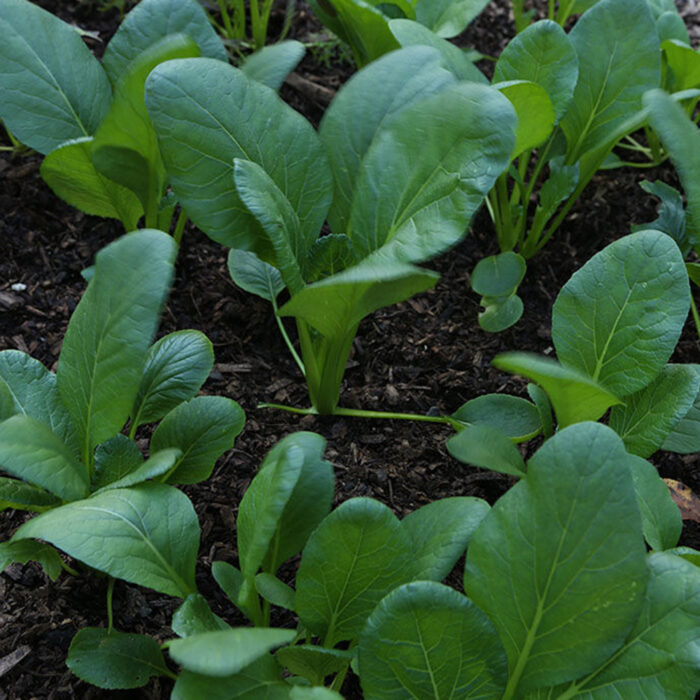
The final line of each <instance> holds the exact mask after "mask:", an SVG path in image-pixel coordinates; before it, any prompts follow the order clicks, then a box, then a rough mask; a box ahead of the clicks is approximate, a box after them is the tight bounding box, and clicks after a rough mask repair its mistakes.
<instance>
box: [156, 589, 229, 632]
mask: <svg viewBox="0 0 700 700" xmlns="http://www.w3.org/2000/svg"><path fill="white" fill-rule="evenodd" d="M170 626H171V627H172V629H173V632H175V634H176V635H177V636H178V637H191V636H192V635H195V634H202V633H203V632H215V631H217V630H225V629H230V628H229V625H228V624H226V623H225V622H224V621H223V620H222V619H221V618H220V617H219V616H218V615H215V614H214V613H213V612H212V611H211V608H210V607H209V603H207V599H206V598H205V597H204V596H203V595H201V594H199V593H190V595H188V596H187V598H185V600H184V601H183V603H182V605H181V606H180V607H179V608H178V609H177V610H176V611H175V612H174V613H173V619H172V622H171V624H170Z"/></svg>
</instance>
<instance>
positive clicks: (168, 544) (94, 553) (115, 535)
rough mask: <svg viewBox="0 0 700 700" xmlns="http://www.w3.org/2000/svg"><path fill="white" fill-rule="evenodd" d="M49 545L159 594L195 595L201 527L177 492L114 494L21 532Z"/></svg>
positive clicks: (42, 518) (147, 488)
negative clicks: (195, 571)
mask: <svg viewBox="0 0 700 700" xmlns="http://www.w3.org/2000/svg"><path fill="white" fill-rule="evenodd" d="M28 537H32V538H38V539H42V540H46V541H47V542H50V543H51V544H53V545H54V546H56V547H58V548H59V549H62V550H63V551H64V552H66V553H67V554H69V555H70V556H72V557H75V558H76V559H79V560H80V561H82V562H84V563H85V564H87V565H88V566H91V567H92V568H93V569H98V570H99V571H104V572H105V573H106V574H109V575H110V576H114V577H115V578H121V579H124V580H125V581H129V582H131V583H136V584H138V585H139V586H146V587H148V588H152V589H154V590H156V591H159V592H160V593H165V594H167V595H172V596H177V597H179V598H185V597H186V596H187V595H188V594H189V593H193V592H194V591H195V590H196V588H195V582H194V565H195V560H196V557H197V549H198V548H199V523H198V522H197V515H196V514H195V512H194V508H193V507H192V504H191V503H190V500H189V499H188V498H187V496H185V494H184V493H181V492H180V491H178V490H177V489H175V488H173V487H171V486H165V485H163V484H148V485H140V486H135V487H132V488H129V489H114V490H110V491H106V492H104V493H101V494H98V495H96V496H93V497H92V498H88V499H86V500H84V501H76V502H75V503H69V504H68V505H65V506H61V507H60V508H55V509H54V510H51V511H49V512H48V513H43V514H42V515H39V516H37V517H36V518H34V519H32V520H30V521H29V522H27V523H25V524H24V525H22V527H20V528H19V530H17V532H16V533H15V535H14V537H13V538H12V541H13V542H16V541H18V540H21V539H25V538H28Z"/></svg>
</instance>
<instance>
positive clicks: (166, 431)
mask: <svg viewBox="0 0 700 700" xmlns="http://www.w3.org/2000/svg"><path fill="white" fill-rule="evenodd" d="M244 424H245V413H243V409H242V408H241V407H240V406H239V405H238V404H237V403H236V402H235V401H232V400H231V399H227V398H224V397H223V396H198V397H196V398H194V399H192V400H191V401H187V402H186V403H181V404H180V405H179V406H177V407H176V408H174V409H173V410H172V411H170V413H168V415H167V416H165V418H163V420H162V421H161V423H160V425H159V426H158V427H157V428H156V430H155V432H154V433H153V437H152V438H151V450H152V451H157V450H164V449H166V448H168V447H176V448H177V449H179V450H180V451H181V452H182V456H181V457H180V458H179V460H178V462H177V464H176V466H174V467H173V471H172V473H171V475H170V476H169V477H168V483H171V484H196V483H197V482H199V481H204V479H208V478H209V476H210V475H211V473H212V470H213V469H214V465H215V464H216V460H217V459H219V457H221V455H222V454H223V453H224V452H226V451H227V450H230V449H231V448H232V447H233V444H234V442H235V440H236V438H237V437H238V435H239V434H240V432H241V431H242V430H243V425H244Z"/></svg>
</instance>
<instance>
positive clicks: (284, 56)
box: [241, 41, 306, 90]
mask: <svg viewBox="0 0 700 700" xmlns="http://www.w3.org/2000/svg"><path fill="white" fill-rule="evenodd" d="M305 53H306V47H305V46H304V44H302V43H301V42H300V41H280V42H279V43H278V44H272V45H270V46H263V47H262V48H261V49H259V50H258V51H256V52H255V53H253V54H251V55H250V56H248V58H246V60H245V63H244V64H243V65H242V66H241V70H242V71H243V72H244V73H245V74H246V75H247V76H248V77H249V78H252V79H253V80H257V81H258V82H259V83H262V84H263V85H267V87H269V88H272V89H273V90H279V89H280V87H282V83H284V81H285V79H286V78H287V76H288V75H289V74H290V73H291V72H292V71H293V70H294V69H295V68H296V67H297V65H299V62H300V61H301V59H302V58H304V54H305Z"/></svg>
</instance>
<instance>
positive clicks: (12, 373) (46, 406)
mask: <svg viewBox="0 0 700 700" xmlns="http://www.w3.org/2000/svg"><path fill="white" fill-rule="evenodd" d="M0 382H1V383H3V384H4V385H5V386H6V387H7V389H9V391H10V393H11V394H12V399H13V402H14V406H15V411H14V412H15V413H19V414H21V415H26V416H29V417H30V418H36V419H37V420H40V421H41V422H42V423H45V424H46V425H48V426H49V427H50V428H51V430H52V431H53V432H54V433H55V434H56V435H58V436H59V437H60V438H61V439H62V440H63V441H64V442H65V443H66V444H67V445H68V446H69V447H71V448H73V449H74V450H75V453H76V455H78V454H79V452H80V450H79V445H78V444H77V442H76V436H75V428H74V427H73V421H72V420H71V417H70V414H69V413H68V411H67V409H66V407H65V406H64V405H63V402H62V401H61V397H60V396H59V393H58V388H57V386H56V375H55V374H54V373H53V372H49V370H47V369H46V367H44V365H42V364H41V362H39V360H35V359H34V358H33V357H31V356H30V355H27V353H24V352H20V351H19V350H3V351H2V352H0ZM8 417H9V416H8Z"/></svg>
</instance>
